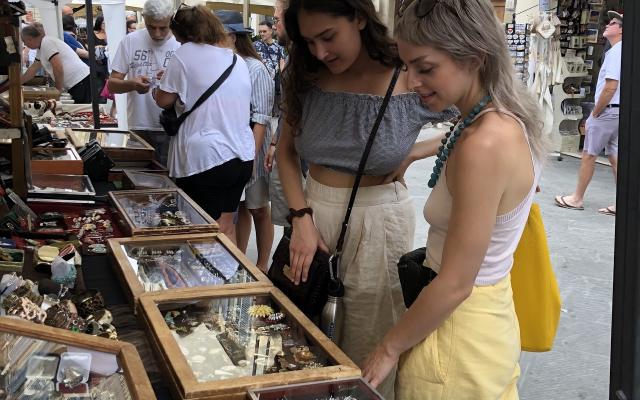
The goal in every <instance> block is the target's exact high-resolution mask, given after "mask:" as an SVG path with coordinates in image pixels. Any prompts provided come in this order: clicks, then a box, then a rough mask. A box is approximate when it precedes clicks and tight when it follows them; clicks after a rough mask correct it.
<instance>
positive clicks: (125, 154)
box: [65, 129, 155, 162]
mask: <svg viewBox="0 0 640 400" xmlns="http://www.w3.org/2000/svg"><path fill="white" fill-rule="evenodd" d="M65 134H66V135H67V137H68V138H69V140H70V141H71V143H73V145H74V146H76V147H77V148H79V147H84V146H85V145H86V144H87V143H89V142H90V141H91V140H96V141H97V142H98V144H99V145H100V147H102V148H103V149H104V151H105V152H106V153H107V154H108V155H109V157H111V159H112V160H113V161H114V162H115V161H131V160H153V159H154V156H155V155H154V154H155V153H154V148H153V147H152V146H151V145H150V144H149V143H147V142H146V141H145V140H144V139H142V138H141V137H140V136H138V135H136V134H135V133H133V132H131V131H119V130H111V129H66V130H65Z"/></svg>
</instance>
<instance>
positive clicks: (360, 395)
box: [247, 378, 384, 400]
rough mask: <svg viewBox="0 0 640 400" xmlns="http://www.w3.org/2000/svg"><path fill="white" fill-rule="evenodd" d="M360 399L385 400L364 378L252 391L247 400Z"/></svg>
mask: <svg viewBox="0 0 640 400" xmlns="http://www.w3.org/2000/svg"><path fill="white" fill-rule="evenodd" d="M282 399H287V400H308V399H358V400H384V398H383V397H382V395H380V393H378V392H377V391H376V390H375V389H374V388H372V387H371V386H370V385H369V384H368V383H367V382H365V381H364V380H363V379H362V378H357V379H334V380H330V381H321V382H311V383H301V384H297V385H285V386H278V387H272V388H264V389H255V390H250V391H249V393H248V394H247V400H282Z"/></svg>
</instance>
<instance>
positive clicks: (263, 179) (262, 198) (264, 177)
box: [215, 10, 274, 272]
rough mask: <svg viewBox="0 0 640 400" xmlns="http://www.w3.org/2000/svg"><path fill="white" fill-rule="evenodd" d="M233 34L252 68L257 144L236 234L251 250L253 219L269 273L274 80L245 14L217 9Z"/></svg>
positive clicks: (261, 256) (253, 124) (244, 248)
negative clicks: (269, 167)
mask: <svg viewBox="0 0 640 400" xmlns="http://www.w3.org/2000/svg"><path fill="white" fill-rule="evenodd" d="M215 14H216V16H217V17H218V18H219V19H220V21H222V24H223V25H224V28H225V30H226V32H227V35H228V37H229V47H230V48H232V49H234V50H235V52H236V53H238V54H239V55H240V56H241V57H242V58H243V59H244V61H245V62H246V63H247V67H248V68H249V75H250V76H251V122H250V124H251V129H252V130H253V136H254V139H255V143H256V157H255V163H254V165H253V176H252V177H251V180H250V181H249V182H248V183H247V186H246V187H245V189H244V193H245V195H244V200H243V201H241V202H240V206H239V208H238V223H237V226H236V237H237V242H238V248H239V249H240V251H242V252H243V253H246V252H247V246H248V243H249V236H250V234H251V220H252V219H253V222H254V224H255V227H256V244H257V246H258V260H257V261H256V265H257V266H258V268H260V269H261V270H262V271H263V272H267V267H268V263H269V257H270V255H271V246H272V245H273V224H272V223H271V215H270V210H269V171H268V170H267V169H266V168H265V157H266V154H267V151H268V150H269V143H271V142H270V140H271V111H272V110H273V97H274V83H273V79H272V78H271V75H269V70H267V67H266V66H265V65H264V63H263V61H262V59H261V58H260V55H259V54H258V53H257V52H256V50H255V48H254V47H253V45H252V43H251V38H250V37H249V35H250V34H251V32H252V30H251V29H250V28H245V27H244V26H243V24H242V14H240V13H239V12H237V11H225V10H220V11H216V13H215Z"/></svg>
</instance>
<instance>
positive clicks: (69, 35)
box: [62, 15, 89, 63]
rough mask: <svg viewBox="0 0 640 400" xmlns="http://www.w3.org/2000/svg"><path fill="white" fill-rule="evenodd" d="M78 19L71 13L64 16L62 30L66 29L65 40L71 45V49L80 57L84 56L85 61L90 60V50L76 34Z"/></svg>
mask: <svg viewBox="0 0 640 400" xmlns="http://www.w3.org/2000/svg"><path fill="white" fill-rule="evenodd" d="M76 28H77V25H76V21H75V20H74V19H73V16H71V15H63V16H62V30H63V31H64V33H63V35H64V42H65V43H66V44H67V45H68V46H69V47H71V50H73V51H75V52H76V54H77V55H78V57H80V58H82V60H83V61H85V60H86V61H85V63H88V62H89V61H88V60H89V52H88V51H87V49H85V48H84V46H83V45H82V43H80V42H79V41H78V39H77V36H76Z"/></svg>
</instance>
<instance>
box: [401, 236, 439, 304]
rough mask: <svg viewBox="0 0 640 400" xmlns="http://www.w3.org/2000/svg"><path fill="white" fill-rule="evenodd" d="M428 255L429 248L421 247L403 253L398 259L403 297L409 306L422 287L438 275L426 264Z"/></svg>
mask: <svg viewBox="0 0 640 400" xmlns="http://www.w3.org/2000/svg"><path fill="white" fill-rule="evenodd" d="M426 256H427V248H426V247H420V248H419V249H415V250H413V251H411V252H409V253H407V254H405V255H403V256H402V257H400V260H399V261H398V276H399V278H400V286H401V287H402V297H403V298H404V305H405V306H406V307H407V308H409V307H411V305H412V304H413V302H414V301H415V300H416V299H417V298H418V295H419V294H420V292H421V291H422V289H423V288H424V287H425V286H427V285H428V284H430V283H431V281H432V280H433V279H434V278H435V277H436V276H437V275H438V274H437V273H436V272H435V271H434V270H432V269H431V268H428V267H425V266H424V260H425V258H426Z"/></svg>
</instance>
